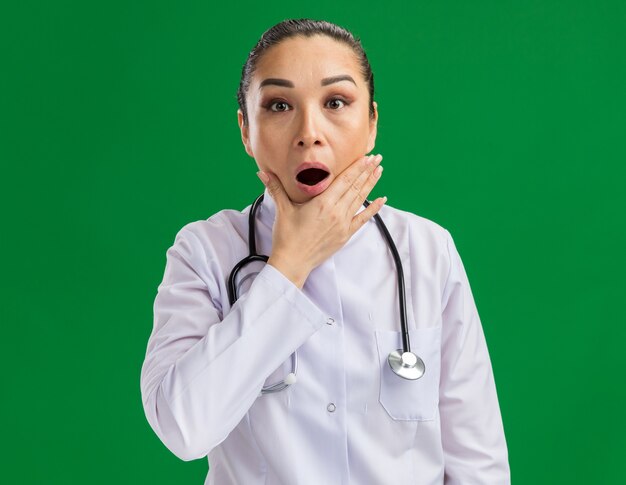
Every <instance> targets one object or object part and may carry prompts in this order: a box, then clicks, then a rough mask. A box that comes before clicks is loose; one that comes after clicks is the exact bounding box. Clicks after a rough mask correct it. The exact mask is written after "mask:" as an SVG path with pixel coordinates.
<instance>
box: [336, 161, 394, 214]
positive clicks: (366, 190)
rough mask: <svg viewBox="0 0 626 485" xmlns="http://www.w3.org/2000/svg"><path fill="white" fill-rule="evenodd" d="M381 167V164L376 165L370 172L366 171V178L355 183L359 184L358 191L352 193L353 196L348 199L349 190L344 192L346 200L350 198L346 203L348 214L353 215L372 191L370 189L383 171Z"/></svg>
mask: <svg viewBox="0 0 626 485" xmlns="http://www.w3.org/2000/svg"><path fill="white" fill-rule="evenodd" d="M383 169H384V167H383V166H382V165H378V166H377V167H376V168H375V169H374V170H373V171H372V172H371V173H369V172H366V173H365V175H366V178H365V180H363V181H360V180H359V182H358V183H357V185H359V191H358V193H356V194H354V197H352V199H351V200H350V199H348V197H349V195H350V194H349V192H347V193H346V195H344V197H345V198H346V200H350V202H349V205H348V209H347V210H348V212H347V214H348V215H354V213H355V212H356V211H357V210H358V209H359V207H360V206H361V205H362V204H363V201H364V200H365V199H367V197H368V195H369V194H370V192H371V191H372V189H373V188H374V186H375V185H376V184H377V183H378V181H379V180H380V177H381V175H382V173H383Z"/></svg>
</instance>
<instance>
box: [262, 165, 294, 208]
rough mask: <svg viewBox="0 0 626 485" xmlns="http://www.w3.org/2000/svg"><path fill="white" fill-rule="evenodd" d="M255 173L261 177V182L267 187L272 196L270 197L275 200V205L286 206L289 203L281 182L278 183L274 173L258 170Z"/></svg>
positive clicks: (289, 200)
mask: <svg viewBox="0 0 626 485" xmlns="http://www.w3.org/2000/svg"><path fill="white" fill-rule="evenodd" d="M257 175H258V176H259V178H260V179H261V182H263V184H264V185H265V186H266V187H267V190H268V192H269V193H270V195H271V196H272V199H274V202H276V206H277V207H286V206H287V205H288V204H290V203H291V199H289V196H288V195H287V192H285V189H284V187H283V184H281V183H280V180H279V178H278V177H277V176H276V174H274V173H272V172H269V171H268V172H264V171H259V172H257Z"/></svg>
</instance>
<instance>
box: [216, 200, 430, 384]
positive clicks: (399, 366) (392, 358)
mask: <svg viewBox="0 0 626 485" xmlns="http://www.w3.org/2000/svg"><path fill="white" fill-rule="evenodd" d="M264 195H265V194H264V193H263V194H261V195H259V196H258V197H257V199H256V200H255V201H254V203H253V204H252V208H251V209H250V214H249V217H248V251H249V254H248V256H246V257H245V258H243V259H242V260H241V261H239V262H238V263H237V264H236V265H235V266H234V267H233V269H232V271H231V273H230V275H229V277H228V285H227V290H228V300H229V302H230V306H231V308H232V306H233V305H234V304H235V302H236V301H237V287H236V283H235V282H236V277H237V274H238V273H239V271H240V270H241V269H242V268H243V267H244V266H245V265H247V264H249V263H251V262H253V261H263V262H265V263H267V261H268V260H269V256H265V255H263V254H257V252H256V231H255V227H254V226H255V222H256V212H257V210H258V208H259V206H260V205H261V202H262V201H263V198H264ZM363 205H364V206H365V207H366V208H367V207H369V205H370V202H369V201H368V200H367V199H365V201H364V202H363ZM374 221H375V222H376V225H377V226H378V228H379V229H380V231H381V232H382V234H383V237H384V238H385V240H386V241H387V246H388V247H389V250H390V251H391V255H392V256H393V260H394V262H395V265H396V274H397V279H398V293H399V295H398V304H399V307H400V324H401V327H402V353H400V352H399V350H400V349H398V351H394V352H392V353H391V354H390V355H389V365H390V366H391V367H392V369H393V370H394V372H395V373H396V374H398V375H399V376H400V377H404V378H405V379H419V377H421V375H423V373H424V364H423V361H422V360H421V359H420V358H419V357H417V356H416V355H415V354H413V353H412V352H411V344H410V341H409V331H408V326H407V314H406V289H405V285H404V271H403V268H402V262H401V260H400V255H399V254H398V249H397V248H396V245H395V244H394V242H393V238H392V237H391V234H389V230H388V229H387V226H385V223H384V222H383V220H382V218H381V217H380V215H379V214H374ZM291 355H292V373H291V376H292V377H293V378H294V379H293V380H292V382H295V376H296V374H297V369H298V355H297V351H294V352H293V354H291ZM406 356H408V357H410V358H411V359H409V361H410V362H411V363H410V364H408V363H407V362H409V361H405V360H404V357H406ZM415 362H418V367H415ZM420 366H421V370H419V371H417V374H415V371H416V370H417V369H419V367H420ZM411 374H412V376H411ZM289 385H290V384H288V383H287V382H286V381H285V380H283V381H281V382H277V383H275V384H272V385H269V386H267V387H264V388H263V389H261V394H267V393H270V392H278V391H282V390H283V389H286V388H287V387H289Z"/></svg>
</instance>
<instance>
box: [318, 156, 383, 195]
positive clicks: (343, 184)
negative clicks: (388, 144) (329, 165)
mask: <svg viewBox="0 0 626 485" xmlns="http://www.w3.org/2000/svg"><path fill="white" fill-rule="evenodd" d="M373 160H375V157H374V156H373V155H368V156H364V157H362V158H358V159H357V160H355V161H354V162H353V163H352V164H351V165H348V167H347V168H346V169H344V170H343V172H341V173H340V174H339V175H338V176H337V178H336V179H335V180H334V181H333V183H332V184H330V185H329V187H328V188H327V189H326V190H325V191H324V193H322V194H320V196H324V198H327V199H328V200H329V201H331V202H332V203H335V202H337V201H338V200H340V199H341V198H342V197H343V195H344V194H345V193H346V191H348V190H350V189H351V188H352V189H353V184H354V183H356V181H357V180H358V178H359V176H360V175H361V174H362V173H363V172H366V171H368V170H369V171H371V170H373V166H372V165H371V164H370V163H369V162H372V163H376V162H374V161H373Z"/></svg>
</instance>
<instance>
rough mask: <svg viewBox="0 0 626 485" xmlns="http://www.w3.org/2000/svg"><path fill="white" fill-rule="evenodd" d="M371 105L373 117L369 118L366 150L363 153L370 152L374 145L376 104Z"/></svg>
mask: <svg viewBox="0 0 626 485" xmlns="http://www.w3.org/2000/svg"><path fill="white" fill-rule="evenodd" d="M372 105H373V106H374V116H373V117H372V118H370V134H369V138H368V139H367V150H366V151H365V153H369V152H371V151H372V150H373V149H374V146H375V145H376V133H377V129H378V103H376V101H373V102H372Z"/></svg>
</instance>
